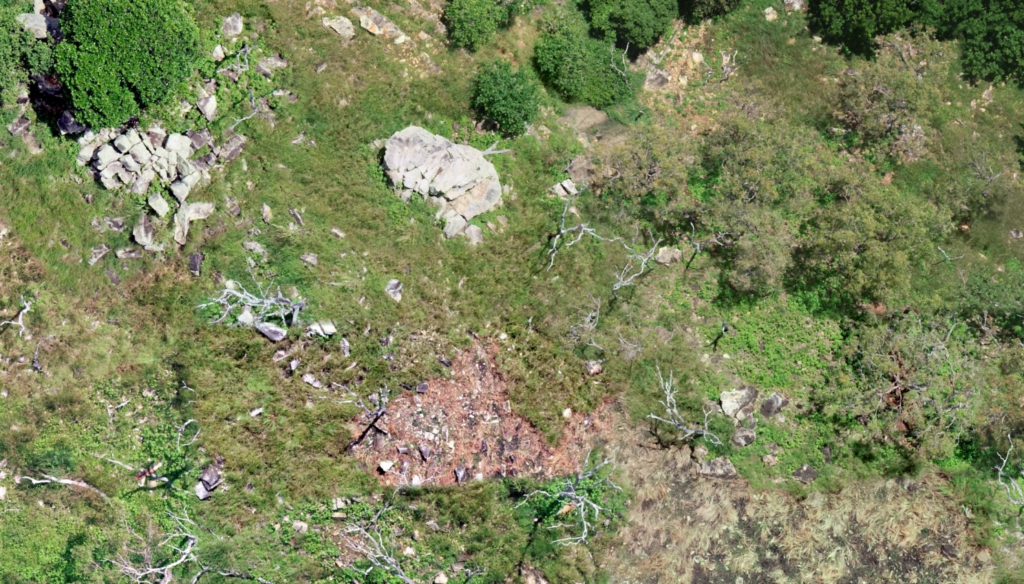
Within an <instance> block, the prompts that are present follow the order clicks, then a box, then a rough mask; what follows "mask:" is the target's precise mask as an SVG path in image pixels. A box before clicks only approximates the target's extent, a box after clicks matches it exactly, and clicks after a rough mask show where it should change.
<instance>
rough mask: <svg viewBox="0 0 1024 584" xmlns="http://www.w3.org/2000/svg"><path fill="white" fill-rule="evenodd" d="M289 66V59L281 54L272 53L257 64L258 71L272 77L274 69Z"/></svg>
mask: <svg viewBox="0 0 1024 584" xmlns="http://www.w3.org/2000/svg"><path fill="white" fill-rule="evenodd" d="M287 66H288V60H287V59H285V58H283V57H281V55H271V56H269V57H263V58H262V59H260V62H259V63H257V64H256V72H257V73H259V74H260V75H262V76H264V77H270V76H271V75H273V74H274V71H277V70H278V69H284V68H285V67H287Z"/></svg>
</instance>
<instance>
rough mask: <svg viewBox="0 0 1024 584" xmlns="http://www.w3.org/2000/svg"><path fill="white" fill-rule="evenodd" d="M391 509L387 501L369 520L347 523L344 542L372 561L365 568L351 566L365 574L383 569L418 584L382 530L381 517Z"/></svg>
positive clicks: (396, 576)
mask: <svg viewBox="0 0 1024 584" xmlns="http://www.w3.org/2000/svg"><path fill="white" fill-rule="evenodd" d="M389 509H391V505H390V504H388V503H385V504H384V506H383V507H381V509H380V510H379V511H378V512H377V514H376V515H374V516H373V518H372V519H370V520H369V521H364V522H354V521H353V522H349V523H348V524H346V525H345V529H343V530H342V532H341V540H342V543H343V544H344V545H345V547H346V548H348V549H349V551H351V552H353V553H355V554H358V555H359V556H361V557H362V558H364V559H365V560H367V561H368V562H370V567H369V568H367V569H365V570H359V569H357V568H356V567H355V566H351V568H352V569H353V570H356V571H359V572H361V573H362V574H363V575H364V576H368V575H369V574H370V572H372V571H374V570H381V571H383V572H386V573H388V574H390V575H392V576H394V577H395V578H398V579H399V580H401V581H402V582H404V583H405V584H417V582H416V581H415V580H413V579H412V578H410V577H409V575H408V574H406V573H405V570H404V569H403V568H402V563H401V561H400V560H399V559H398V556H397V554H396V550H395V548H394V547H393V546H392V545H390V542H387V541H385V534H384V533H383V532H382V531H381V528H380V518H381V516H383V515H384V513H386V512H387V511H388V510H389Z"/></svg>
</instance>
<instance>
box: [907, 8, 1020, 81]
mask: <svg viewBox="0 0 1024 584" xmlns="http://www.w3.org/2000/svg"><path fill="white" fill-rule="evenodd" d="M923 19H924V20H925V21H926V22H927V23H928V24H932V25H934V26H936V27H937V28H938V29H939V32H940V34H941V35H942V36H944V37H948V38H958V39H960V40H961V54H960V62H961V66H962V67H963V70H964V74H966V75H967V76H968V77H970V78H972V79H989V80H992V81H1001V80H1004V79H1008V80H1013V81H1016V82H1018V83H1020V82H1022V81H1024V4H1022V3H1020V2H1018V1H1016V0H945V1H943V0H931V1H930V2H927V4H926V10H924V11H923Z"/></svg>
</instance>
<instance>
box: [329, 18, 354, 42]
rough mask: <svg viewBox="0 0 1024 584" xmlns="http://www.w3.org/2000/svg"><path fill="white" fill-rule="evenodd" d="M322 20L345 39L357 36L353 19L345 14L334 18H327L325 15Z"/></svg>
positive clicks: (348, 39)
mask: <svg viewBox="0 0 1024 584" xmlns="http://www.w3.org/2000/svg"><path fill="white" fill-rule="evenodd" d="M321 22H322V23H323V25H324V27H325V28H329V29H331V30H333V31H334V32H336V33H338V36H340V37H341V38H342V39H343V40H346V41H350V40H352V37H354V36H356V28H355V27H354V26H353V25H352V21H351V20H349V19H347V18H345V17H344V16H336V17H334V18H327V17H326V16H325V17H324V18H323V20H321Z"/></svg>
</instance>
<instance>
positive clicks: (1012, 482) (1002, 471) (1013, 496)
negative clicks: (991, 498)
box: [995, 434, 1024, 507]
mask: <svg viewBox="0 0 1024 584" xmlns="http://www.w3.org/2000/svg"><path fill="white" fill-rule="evenodd" d="M1006 438H1007V439H1008V440H1009V441H1010V448H1009V449H1008V450H1007V451H1006V454H1005V455H1004V454H999V453H998V452H997V453H996V455H997V456H998V457H999V459H1000V460H1001V461H1002V464H1000V465H999V466H997V467H995V470H996V472H997V473H999V475H998V481H999V485H1000V486H1002V487H1003V489H1005V490H1006V497H1007V498H1008V499H1009V500H1010V503H1013V504H1014V505H1018V506H1021V507H1024V486H1021V482H1020V481H1021V479H1020V478H1017V477H1008V476H1006V463H1007V462H1008V461H1009V460H1010V453H1012V452H1013V436H1011V435H1010V434H1007V435H1006ZM1020 474H1021V475H1022V476H1024V470H1022V471H1021V473H1020Z"/></svg>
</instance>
